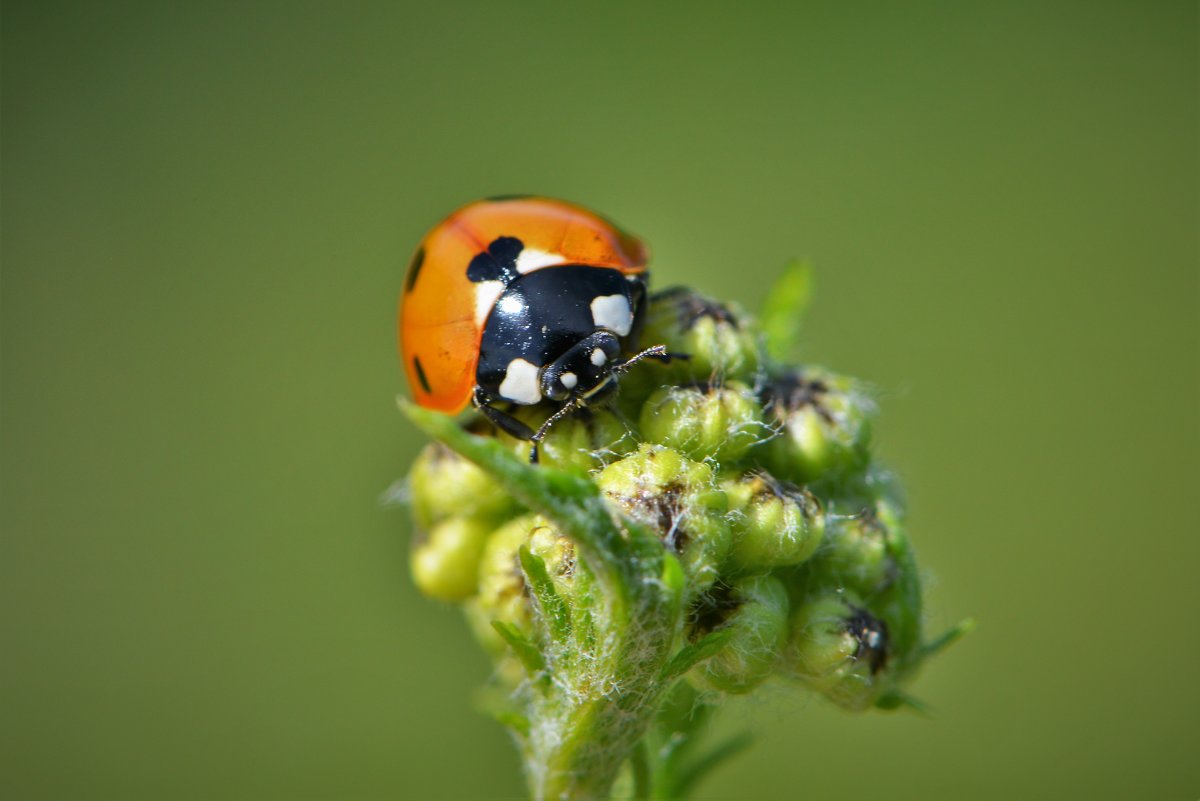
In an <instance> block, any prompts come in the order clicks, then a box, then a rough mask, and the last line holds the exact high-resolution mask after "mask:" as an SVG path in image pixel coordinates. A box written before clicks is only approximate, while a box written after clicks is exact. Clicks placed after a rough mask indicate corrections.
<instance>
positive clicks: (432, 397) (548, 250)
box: [399, 196, 676, 462]
mask: <svg viewBox="0 0 1200 801" xmlns="http://www.w3.org/2000/svg"><path fill="white" fill-rule="evenodd" d="M646 261H647V254H646V248H645V246H644V245H643V244H642V242H641V241H640V240H639V239H637V238H636V237H634V236H631V235H630V234H627V233H625V232H623V231H622V230H621V229H619V228H618V227H617V226H615V225H613V224H612V223H611V222H609V221H607V220H605V219H604V218H602V217H600V216H599V215H597V214H595V213H594V212H591V211H588V210H587V209H585V208H583V207H581V206H577V205H574V204H571V203H566V202H564V201H560V200H550V199H547V198H540V197H530V196H507V197H502V198H490V199H487V200H482V201H479V202H476V203H472V204H470V205H467V206H464V207H463V208H461V209H459V210H458V211H455V212H454V213H453V214H451V215H450V216H449V217H447V218H446V219H445V220H443V221H442V222H441V223H439V224H438V225H437V226H435V227H434V228H433V230H432V231H430V232H429V233H428V234H427V235H426V236H425V239H424V240H423V241H422V242H421V245H420V246H419V247H418V248H417V252H416V253H415V254H414V256H413V259H412V262H411V264H410V265H409V268H408V275H407V277H406V279H405V283H404V289H403V290H402V291H401V295H400V331H399V334H400V353H401V358H402V359H403V362H404V368H405V371H406V372H407V374H408V380H409V385H410V386H411V387H412V392H413V396H414V398H415V399H416V401H417V403H418V404H420V405H421V406H424V407H426V408H429V409H435V410H438V411H442V412H446V413H447V414H456V413H457V412H459V411H461V410H462V409H464V408H466V406H467V405H468V404H474V405H475V406H476V407H477V408H478V409H479V410H480V411H481V412H482V413H483V414H484V415H485V416H486V417H487V418H488V419H489V420H490V421H491V422H492V423H493V424H495V425H496V426H497V427H499V428H501V429H502V430H504V431H506V432H508V433H509V434H511V435H513V436H514V437H517V438H518V439H522V440H528V441H531V442H532V443H533V444H532V446H531V449H530V460H531V461H534V462H536V461H537V458H538V443H539V442H540V441H541V440H542V438H543V437H545V435H546V432H547V431H548V430H549V428H550V426H551V425H552V424H553V423H554V422H556V421H557V420H559V419H561V418H562V417H564V416H566V415H567V414H569V413H571V412H572V411H575V410H577V409H579V408H582V407H584V406H586V405H589V404H593V403H596V402H598V401H600V400H601V399H603V398H605V397H607V396H608V395H609V394H611V392H612V391H613V390H614V389H615V388H616V380H617V377H618V376H619V375H620V373H622V372H624V371H625V370H627V369H628V368H629V366H631V365H632V364H634V363H636V362H638V361H640V360H641V359H645V358H654V359H659V360H661V361H669V360H670V359H671V358H672V356H675V355H676V354H668V353H667V352H666V348H665V347H664V346H662V345H658V346H655V347H651V348H647V349H645V350H642V351H640V352H638V351H637V350H636V346H637V339H638V335H639V333H640V331H641V327H642V323H643V321H644V318H645V307H646V303H645V301H646V292H647V288H646V282H647V273H646ZM505 403H507V404H515V405H518V406H534V405H539V404H546V405H555V406H557V409H556V410H555V412H554V413H553V414H552V415H551V416H550V417H549V419H547V420H546V422H545V423H544V424H543V425H542V426H541V427H540V428H539V429H538V430H537V431H534V430H533V429H531V428H530V427H529V426H527V425H525V424H524V423H522V422H521V421H520V420H517V419H516V418H515V417H513V416H512V415H511V414H509V413H508V412H506V411H504V410H502V409H500V408H497V406H496V404H505Z"/></svg>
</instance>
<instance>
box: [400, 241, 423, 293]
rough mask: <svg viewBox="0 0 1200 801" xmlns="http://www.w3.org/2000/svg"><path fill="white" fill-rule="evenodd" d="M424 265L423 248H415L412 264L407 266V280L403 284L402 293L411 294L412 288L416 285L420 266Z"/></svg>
mask: <svg viewBox="0 0 1200 801" xmlns="http://www.w3.org/2000/svg"><path fill="white" fill-rule="evenodd" d="M424 263H425V248H424V247H419V248H417V252H416V253H414V254H413V257H412V263H411V264H409V265H408V278H407V279H406V280H405V282H404V291H405V292H412V291H413V287H415V286H416V285H417V276H418V275H419V274H420V272H421V265H423V264H424Z"/></svg>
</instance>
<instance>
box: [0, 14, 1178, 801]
mask: <svg viewBox="0 0 1200 801" xmlns="http://www.w3.org/2000/svg"><path fill="white" fill-rule="evenodd" d="M1196 15H1197V12H1196V6H1195V4H1194V3H1188V2H1174V3H1172V2H1159V3H1133V2H1128V3H1114V2H1078V3H1034V2H1030V3H992V4H976V3H955V2H947V3H944V4H927V3H919V4H900V3H896V4H874V5H871V6H869V7H868V6H867V5H862V4H852V3H824V4H814V3H794V4H782V3H772V4H765V3H764V4H760V5H753V4H731V3H726V4H713V5H703V4H695V3H691V4H682V3H680V4H661V5H660V4H648V3H606V4H603V7H599V8H596V7H593V8H590V9H588V10H584V9H582V7H578V8H577V7H572V6H571V5H568V4H563V3H552V2H545V3H522V4H508V3H487V2H478V3H456V2H443V3H439V2H428V3H424V4H420V5H417V4H409V3H385V2H379V3H353V2H351V3H337V4H334V3H302V2H279V3H274V4H272V3H262V2H251V3H231V2H208V3H190V4H182V3H157V2H146V3H135V2H121V1H114V2H105V3H90V2H49V1H45V0H40V1H39V2H15V1H14V0H8V1H6V2H5V3H4V6H3V22H2V29H0V30H2V36H3V73H2V74H3V145H2V147H3V165H2V180H3V232H2V236H3V239H2V242H3V254H2V255H3V265H2V276H3V289H2V293H0V297H2V302H3V314H2V321H3V332H2V334H3V336H2V345H3V381H2V395H3V407H2V412H3V414H2V418H0V426H2V429H0V437H2V454H3V456H2V458H3V476H2V492H3V540H2V546H0V547H2V551H0V602H2V606H0V615H2V620H3V629H2V633H3V645H2V650H3V655H2V656H0V690H2V693H3V695H2V699H0V700H2V704H3V709H2V714H0V736H2V740H3V750H2V753H0V760H2V764H0V796H3V797H4V798H12V799H93V798H95V799H143V798H144V799H211V800H213V801H223V800H225V799H230V800H232V799H317V798H327V799H354V800H358V799H363V800H365V799H462V798H471V799H476V798H478V799H499V798H516V797H519V796H520V795H521V793H522V792H523V785H522V782H521V779H520V777H519V775H518V763H517V759H516V757H515V753H514V752H513V750H512V748H511V746H510V744H509V743H508V742H507V741H506V738H505V736H504V735H503V734H502V732H501V730H500V728H499V727H498V726H496V725H494V724H492V723H490V722H489V721H487V720H485V719H484V718H482V717H480V716H478V715H477V714H476V712H475V711H474V709H473V707H472V692H473V690H474V688H475V687H476V686H477V685H479V684H480V683H481V682H482V681H483V679H484V678H485V676H486V675H487V670H488V668H487V664H486V662H485V659H484V657H483V656H482V655H481V653H480V652H478V651H477V649H476V647H475V646H474V645H473V644H472V643H471V641H470V640H469V638H468V634H467V631H466V628H465V626H464V625H463V623H462V621H461V620H460V619H459V617H458V615H457V613H456V612H455V611H453V610H451V609H448V608H444V607H442V606H439V605H438V604H435V603H433V602H431V601H427V600H425V599H423V598H421V597H419V596H418V595H417V593H416V592H415V591H414V590H413V588H412V586H411V584H410V581H409V578H408V573H407V563H406V553H407V540H408V535H409V531H408V524H407V521H406V516H405V514H404V513H403V511H402V510H397V509H395V508H385V507H384V506H382V505H381V502H380V496H381V493H382V492H383V491H384V490H385V488H386V487H388V486H389V485H390V484H391V483H392V482H393V481H394V480H396V479H397V478H398V477H399V476H401V475H402V474H403V473H404V472H405V469H406V466H407V464H408V463H409V461H410V459H411V458H412V456H413V455H414V453H415V452H416V450H417V448H418V447H419V446H420V444H421V443H420V438H419V437H418V436H417V434H416V433H415V432H414V430H413V429H412V428H411V427H410V426H409V425H408V424H406V422H405V421H404V420H403V419H402V418H401V417H400V416H399V414H397V412H396V411H395V407H394V403H393V399H394V396H395V395H396V394H397V393H399V392H402V391H404V387H403V379H402V377H401V374H400V370H399V366H398V363H397V359H396V356H395V353H394V339H393V337H394V329H393V326H394V303H395V298H396V295H397V291H398V289H399V286H400V283H401V280H402V271H403V267H404V265H405V264H406V263H407V261H408V258H409V255H410V253H411V250H412V248H413V247H414V246H415V244H416V242H417V240H418V239H419V238H420V236H421V235H422V233H423V232H424V231H425V230H426V229H427V228H428V227H429V226H431V225H432V224H433V223H435V222H436V221H437V220H438V219H440V218H441V217H442V216H443V215H444V214H445V213H447V212H448V211H450V210H451V209H452V208H454V207H455V206H457V205H458V204H461V203H464V202H466V201H469V200H472V199H474V198H476V197H480V196H484V195H490V194H496V193H507V192H534V193H540V194H548V195H552V196H560V197H565V198H571V199H574V200H577V201H580V202H583V203H586V204H588V205H591V206H593V207H595V208H597V209H599V210H602V211H603V212H604V213H606V214H608V215H611V216H612V217H614V218H615V219H617V220H620V221H621V222H622V224H624V225H626V226H627V227H629V228H630V229H631V230H634V231H636V232H638V233H640V234H641V235H643V236H644V237H645V238H646V239H647V240H648V241H649V242H650V243H651V245H652V247H653V248H654V252H655V265H656V279H655V280H656V282H657V283H658V285H659V286H665V285H667V284H672V283H679V282H687V283H690V284H692V285H694V286H695V287H697V288H699V289H701V290H703V291H705V292H708V293H711V294H715V295H717V296H719V297H723V298H727V299H732V300H736V301H739V302H741V303H742V304H744V305H746V306H748V307H751V308H753V307H755V306H756V305H757V304H758V302H759V301H760V300H761V299H762V297H763V295H764V292H765V290H766V287H767V286H768V284H769V282H770V280H771V279H772V277H773V276H774V275H775V274H776V272H777V270H778V268H779V267H780V266H781V265H782V264H783V263H784V262H785V261H786V260H787V259H789V258H791V257H793V256H803V257H809V258H811V259H812V260H813V261H814V262H815V264H816V265H817V268H818V282H819V289H818V297H817V300H816V305H815V307H814V308H813V311H812V313H811V317H810V320H809V323H808V325H807V328H806V334H805V343H804V353H805V356H806V358H807V359H808V360H811V361H817V362H822V363H825V364H828V365H829V366H832V367H834V368H836V369H838V370H841V371H844V372H849V373H852V374H854V375H858V376H861V377H863V378H866V379H868V380H870V381H872V382H874V383H875V385H876V386H878V387H879V389H880V394H881V398H882V405H883V412H884V413H883V417H882V419H881V421H880V424H879V426H878V431H879V445H880V448H881V450H882V453H883V454H884V456H885V458H886V459H887V460H889V461H890V462H891V463H892V464H893V465H894V466H895V467H896V468H897V469H898V470H899V471H900V473H901V475H902V477H903V478H904V479H905V480H906V483H907V486H908V488H909V490H910V496H911V508H912V529H913V534H914V537H915V540H916V544H917V546H918V549H919V552H920V556H921V559H922V564H923V567H924V569H925V570H926V571H927V574H928V586H929V591H928V607H929V623H930V626H931V627H932V628H939V627H941V626H943V625H946V624H949V623H952V622H954V621H956V620H957V619H959V618H960V617H962V616H965V615H975V616H977V617H978V619H979V621H980V624H981V625H980V629H979V631H978V632H977V633H976V634H975V635H973V636H972V637H970V638H969V639H968V640H966V641H964V642H963V643H962V644H961V645H959V646H956V647H955V648H954V649H953V650H952V651H950V652H949V653H948V654H947V655H945V656H944V657H943V658H942V659H940V660H938V661H937V662H936V663H935V664H934V665H932V666H931V667H930V668H929V669H928V670H927V671H926V673H925V674H924V675H923V676H922V677H921V679H920V680H919V681H918V682H917V684H916V686H915V688H914V690H915V692H916V693H917V694H918V695H920V696H921V697H923V698H924V699H926V700H927V701H928V702H929V703H931V704H932V705H933V706H934V707H935V708H936V710H937V717H936V719H935V720H932V721H929V720H923V719H920V718H918V717H916V716H913V715H904V714H893V715H883V714H875V715H868V716H865V717H858V718H855V717H849V716H847V715H844V714H841V713H839V712H837V711H835V710H833V709H830V708H827V707H826V706H825V705H823V704H821V703H818V702H816V701H812V700H808V699H805V698H802V697H798V696H796V695H794V694H792V693H790V692H788V691H786V690H785V689H783V688H776V689H767V690H766V691H765V692H764V693H763V694H762V695H759V696H756V697H755V699H754V700H751V701H748V702H746V703H742V704H734V705H731V707H730V709H729V710H728V711H727V714H726V715H725V721H724V723H723V726H725V727H726V728H729V729H734V728H739V727H749V728H751V729H753V730H755V731H756V732H757V733H758V734H759V735H760V743H759V745H758V747H757V748H756V749H755V750H753V751H752V752H750V753H749V754H747V755H745V756H743V757H742V758H740V759H739V760H738V761H737V762H736V764H732V765H730V766H729V767H727V768H726V769H725V770H724V771H722V772H719V773H718V775H716V776H715V778H714V779H713V780H712V781H710V782H709V783H708V784H706V785H705V786H704V787H703V788H702V792H701V797H703V798H711V799H759V798H762V799H769V798H793V797H801V796H803V797H808V798H823V799H858V798H869V797H880V796H886V797H889V798H896V799H917V798H921V799H926V798H933V797H943V798H956V799H957V798H973V799H987V798H995V799H1010V798H1014V797H1020V798H1055V799H1058V798H1071V797H1074V798H1081V797H1086V798H1091V799H1101V798H1132V797H1138V798H1188V799H1194V798H1196V797H1197V794H1200V760H1198V759H1197V758H1196V745H1197V742H1200V730H1198V726H1200V724H1198V723H1197V721H1198V720H1200V686H1198V683H1197V682H1196V664H1197V662H1198V660H1200V638H1197V636H1196V631H1197V619H1198V615H1200V597H1198V595H1200V592H1198V589H1197V587H1198V584H1200V582H1198V580H1197V577H1196V574H1197V568H1198V566H1200V534H1198V527H1197V523H1196V513H1195V510H1194V500H1195V493H1196V486H1197V481H1198V480H1200V433H1198V423H1197V411H1198V410H1200V392H1198V387H1197V385H1198V383H1200V382H1198V370H1200V341H1198V340H1200V337H1198V327H1197V318H1198V316H1200V315H1198V311H1200V288H1198V284H1197V281H1198V273H1200V265H1198V258H1197V255H1198V254H1197V221H1198V207H1197V185H1198V181H1200V179H1198V171H1197V144H1196V143H1197V94H1198V93H1197V27H1196Z"/></svg>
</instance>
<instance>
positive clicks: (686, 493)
mask: <svg viewBox="0 0 1200 801" xmlns="http://www.w3.org/2000/svg"><path fill="white" fill-rule="evenodd" d="M596 484H597V485H598V486H599V487H600V489H601V491H602V492H604V494H605V495H606V496H607V497H608V498H609V499H610V500H611V501H613V502H614V503H616V504H617V506H619V507H620V508H621V509H622V510H623V511H624V512H625V513H626V514H628V515H629V516H630V517H633V518H634V519H635V520H638V521H640V522H642V523H644V524H646V525H648V526H650V527H652V528H654V529H655V530H657V531H658V533H659V536H660V537H661V538H662V540H663V542H664V543H665V544H666V545H667V547H669V548H671V549H672V550H674V551H675V553H677V554H678V555H679V560H680V563H681V564H682V566H683V569H684V573H686V574H687V576H688V578H689V588H690V590H691V594H693V595H695V594H697V593H699V592H703V591H704V590H706V589H707V588H708V587H710V586H711V585H712V583H713V582H714V581H715V580H716V578H717V575H718V573H719V570H720V568H721V565H722V564H723V563H724V561H725V558H726V556H727V555H728V553H729V546H730V537H731V535H730V531H729V523H728V521H727V520H726V519H725V513H726V512H727V511H728V504H727V501H726V498H725V493H724V492H722V491H721V490H720V489H719V488H717V486H716V482H715V480H714V478H713V471H712V468H711V467H709V466H708V465H707V464H704V463H702V462H693V461H691V460H690V459H688V458H687V457H685V456H684V455H683V454H681V453H679V452H678V451H675V450H672V449H670V448H664V447H662V446H659V445H649V444H644V445H642V446H641V447H640V448H639V449H638V450H637V452H635V453H633V454H631V455H629V456H627V457H625V458H624V459H621V460H619V461H616V462H613V463H612V464H610V465H609V466H608V467H606V468H604V469H603V470H602V471H600V474H599V475H598V476H597V477H596Z"/></svg>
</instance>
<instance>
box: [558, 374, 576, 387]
mask: <svg viewBox="0 0 1200 801" xmlns="http://www.w3.org/2000/svg"><path fill="white" fill-rule="evenodd" d="M559 381H562V385H563V386H564V387H566V388H567V389H575V385H576V384H578V383H579V376H577V375H575V374H574V373H563V374H562V376H561V377H560V378H559Z"/></svg>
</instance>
